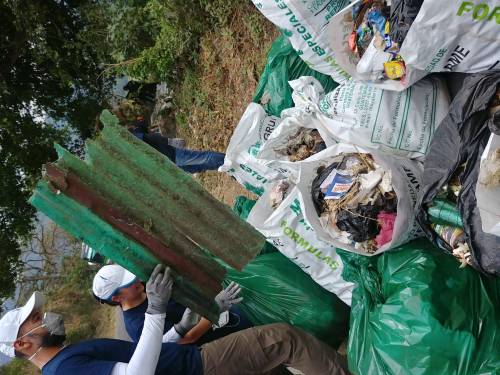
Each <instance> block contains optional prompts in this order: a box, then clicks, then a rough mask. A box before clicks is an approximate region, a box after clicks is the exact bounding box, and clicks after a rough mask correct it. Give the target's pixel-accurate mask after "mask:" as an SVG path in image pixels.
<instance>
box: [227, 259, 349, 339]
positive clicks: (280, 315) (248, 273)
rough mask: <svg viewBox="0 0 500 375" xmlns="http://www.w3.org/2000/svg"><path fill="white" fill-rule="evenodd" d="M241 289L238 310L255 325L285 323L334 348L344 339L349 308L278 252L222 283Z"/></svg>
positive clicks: (251, 264)
mask: <svg viewBox="0 0 500 375" xmlns="http://www.w3.org/2000/svg"><path fill="white" fill-rule="evenodd" d="M230 281H235V282H237V283H238V284H240V285H241V287H242V295H243V301H242V302H241V303H240V305H239V306H240V308H241V309H242V310H243V312H245V314H246V315H247V316H248V318H249V319H250V320H251V321H252V322H253V323H254V324H256V325H262V324H270V323H278V322H285V323H289V324H291V325H294V326H296V327H299V328H301V329H303V330H304V331H306V332H309V333H310V334H312V335H314V336H316V337H317V338H319V339H320V340H323V341H324V342H326V343H327V344H329V345H331V346H333V347H335V348H336V347H338V345H339V344H340V343H341V342H342V341H343V340H344V339H345V337H347V331H348V325H349V307H348V306H347V305H346V304H344V302H342V301H341V300H340V299H339V298H338V297H337V296H336V295H335V294H333V293H330V292H328V291H326V290H325V289H323V288H322V287H320V286H319V285H318V284H316V283H315V282H314V281H313V280H312V279H311V278H310V277H309V275H307V274H306V273H304V272H303V271H302V270H301V269H300V268H299V267H298V266H296V265H295V264H293V263H292V262H291V261H290V260H288V258H286V257H285V256H284V255H282V254H281V253H279V252H274V253H269V254H264V255H260V256H258V257H257V258H256V259H254V260H253V261H252V262H250V263H249V264H248V265H247V266H246V267H245V268H244V269H243V271H236V270H234V269H229V270H228V274H227V277H226V280H225V283H229V282H230Z"/></svg>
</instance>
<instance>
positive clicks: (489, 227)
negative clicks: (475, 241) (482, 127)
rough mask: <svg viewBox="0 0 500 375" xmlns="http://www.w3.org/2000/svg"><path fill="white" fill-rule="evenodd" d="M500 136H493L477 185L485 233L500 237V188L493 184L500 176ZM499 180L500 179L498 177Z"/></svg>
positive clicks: (482, 161)
mask: <svg viewBox="0 0 500 375" xmlns="http://www.w3.org/2000/svg"><path fill="white" fill-rule="evenodd" d="M499 150H500V136H498V135H496V134H491V137H490V139H489V141H488V144H487V145H486V147H485V149H484V152H483V155H481V167H480V169H479V177H478V181H477V183H476V201H477V207H478V208H479V214H480V215H481V226H482V229H483V232H485V233H489V234H494V235H495V236H500V186H498V185H496V184H495V183H492V182H493V181H495V179H494V178H492V177H491V176H492V175H496V176H498V169H499V163H500V161H499V160H498V154H499V153H500V151H499ZM496 179H498V177H496Z"/></svg>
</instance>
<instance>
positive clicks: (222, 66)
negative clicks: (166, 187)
mask: <svg viewBox="0 0 500 375" xmlns="http://www.w3.org/2000/svg"><path fill="white" fill-rule="evenodd" d="M277 36H278V30H277V28H276V27H275V26H274V25H272V24H271V23H269V22H268V21H267V20H266V19H265V18H264V17H263V16H262V15H261V14H260V13H259V12H258V11H257V10H256V9H255V7H254V6H253V5H252V4H248V5H246V6H241V7H238V9H237V10H236V12H235V13H234V14H233V16H232V18H231V19H230V21H229V24H228V25H227V26H225V27H223V28H221V30H219V31H218V32H211V33H208V34H206V35H205V36H204V37H203V38H202V41H201V52H200V56H199V60H198V61H197V64H196V68H195V69H194V70H193V71H190V72H188V74H187V75H186V78H185V80H184V82H183V84H182V85H181V87H180V89H179V92H178V94H177V97H176V104H177V105H178V108H177V112H176V118H177V135H178V136H180V137H183V138H185V139H186V141H187V147H188V148H191V149H200V150H215V151H221V152H224V151H225V150H226V148H227V145H228V144H229V140H230V138H231V135H232V134H233V131H234V129H235V127H236V125H237V124H238V121H239V119H240V118H241V115H242V114H243V112H244V110H245V108H246V107H247V105H248V104H249V103H250V102H251V100H252V96H253V93H254V91H255V89H256V87H257V84H258V80H259V77H260V74H261V72H262V70H263V69H264V66H265V61H266V55H267V51H268V50H269V48H270V46H271V43H272V41H273V40H274V39H275V38H276V37H277ZM195 178H197V179H198V180H199V181H200V183H201V184H202V185H203V186H205V188H206V189H207V190H208V191H210V192H211V193H212V195H213V196H215V197H216V198H217V199H219V200H221V201H222V202H224V203H226V204H228V205H230V206H232V204H233V201H234V198H235V197H236V196H238V195H245V196H247V197H252V196H253V195H252V194H251V193H248V192H247V191H246V190H245V189H244V188H243V187H241V186H240V185H239V184H238V183H237V182H236V181H235V180H234V179H232V178H231V177H229V176H228V175H226V174H224V173H218V172H205V173H201V174H198V175H195Z"/></svg>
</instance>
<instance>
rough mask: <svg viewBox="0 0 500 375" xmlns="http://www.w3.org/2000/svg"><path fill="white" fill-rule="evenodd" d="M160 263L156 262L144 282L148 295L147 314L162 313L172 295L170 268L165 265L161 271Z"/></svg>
mask: <svg viewBox="0 0 500 375" xmlns="http://www.w3.org/2000/svg"><path fill="white" fill-rule="evenodd" d="M162 267H163V266H162V265H161V264H158V265H157V266H156V267H155V269H154V270H153V273H152V274H151V276H150V277H149V280H148V282H147V284H146V295H147V297H148V309H147V310H146V313H147V314H152V315H155V314H164V313H165V312H166V311H167V304H168V301H169V300H170V296H171V295H172V286H173V285H174V280H173V279H172V276H170V268H168V267H166V268H165V271H164V272H163V273H162V272H161V270H162Z"/></svg>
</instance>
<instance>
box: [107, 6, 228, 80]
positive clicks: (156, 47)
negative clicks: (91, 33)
mask: <svg viewBox="0 0 500 375" xmlns="http://www.w3.org/2000/svg"><path fill="white" fill-rule="evenodd" d="M234 7H235V5H234V2H232V1H229V0H215V1H209V0H193V1H185V0H150V1H139V0H136V1H134V0H120V1H117V2H115V3H114V5H113V6H111V7H110V14H111V16H110V18H111V21H110V26H109V32H110V34H109V35H110V44H111V46H112V56H113V57H114V59H115V61H116V64H113V65H112V66H113V67H116V68H117V70H118V71H119V72H120V73H125V74H128V75H129V76H131V77H134V78H135V79H138V80H143V81H150V82H156V81H167V82H178V81H179V74H180V73H179V72H180V71H181V70H182V69H183V68H185V67H186V66H189V65H190V64H191V63H192V62H193V61H195V59H196V55H197V48H198V43H199V37H200V35H201V34H202V33H203V32H206V31H208V30H210V29H213V28H215V27H217V26H220V25H224V24H226V23H227V22H228V21H229V16H230V15H231V14H232V10H233V9H234Z"/></svg>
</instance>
